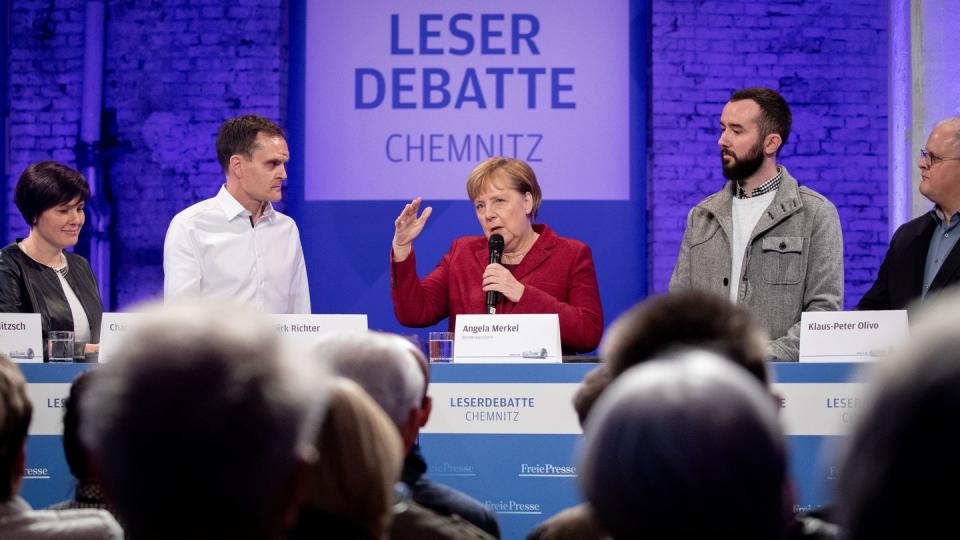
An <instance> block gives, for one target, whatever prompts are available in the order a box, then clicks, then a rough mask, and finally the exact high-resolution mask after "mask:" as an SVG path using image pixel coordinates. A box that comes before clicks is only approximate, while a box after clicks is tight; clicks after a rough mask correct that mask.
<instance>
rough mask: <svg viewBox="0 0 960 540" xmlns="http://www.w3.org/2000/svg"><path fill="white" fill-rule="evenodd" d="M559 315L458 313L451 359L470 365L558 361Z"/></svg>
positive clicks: (548, 362)
mask: <svg viewBox="0 0 960 540" xmlns="http://www.w3.org/2000/svg"><path fill="white" fill-rule="evenodd" d="M562 355H563V353H562V351H561V349H560V317H559V316H558V315H557V314H556V313H550V314H543V315H512V314H511V315H457V328H456V332H455V334H454V345H453V361H454V362H455V363H464V364H468V363H472V364H509V363H513V364H558V363H560V362H561V361H562V360H563V357H562Z"/></svg>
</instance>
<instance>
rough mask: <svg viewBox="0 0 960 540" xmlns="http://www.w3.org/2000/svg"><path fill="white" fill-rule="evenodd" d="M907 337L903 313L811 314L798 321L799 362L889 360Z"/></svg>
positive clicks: (802, 316) (831, 312)
mask: <svg viewBox="0 0 960 540" xmlns="http://www.w3.org/2000/svg"><path fill="white" fill-rule="evenodd" d="M908 335H909V329H908V327H907V312H906V311H904V310H891V311H811V312H808V313H804V314H803V315H801V317H800V361H801V362H869V361H871V360H878V359H880V358H883V357H886V356H889V355H890V354H891V353H892V352H893V351H894V350H896V349H897V347H899V346H900V345H901V344H903V343H904V342H905V341H906V340H907V337H908Z"/></svg>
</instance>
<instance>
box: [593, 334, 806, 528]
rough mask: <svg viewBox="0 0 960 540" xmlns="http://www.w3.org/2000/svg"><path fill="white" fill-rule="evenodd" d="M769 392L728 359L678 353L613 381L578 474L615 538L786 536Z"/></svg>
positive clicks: (780, 445) (778, 437) (779, 445)
mask: <svg viewBox="0 0 960 540" xmlns="http://www.w3.org/2000/svg"><path fill="white" fill-rule="evenodd" d="M774 409H775V408H774V405H773V402H772V401H771V400H770V396H769V394H768V393H767V392H766V389H765V388H763V386H761V385H760V384H758V383H757V381H756V379H754V378H753V377H750V376H749V375H748V374H747V373H746V372H744V371H743V370H742V369H739V368H738V367H736V366H734V365H733V364H732V363H731V362H730V361H729V360H726V359H723V358H720V357H718V356H717V355H715V354H713V353H710V352H706V351H685V352H674V353H671V354H669V355H667V356H664V357H662V358H659V359H656V360H653V361H650V362H647V363H645V364H643V365H640V366H636V367H634V368H632V369H630V370H628V371H627V372H626V373H624V374H623V375H621V376H620V377H618V378H617V380H616V381H614V383H613V384H612V385H611V386H610V388H609V389H607V391H606V392H604V394H603V396H602V397H601V398H600V400H599V401H598V402H597V405H596V407H595V409H594V411H593V413H592V414H591V417H590V421H589V422H588V424H587V429H586V433H585V436H584V452H583V458H582V460H581V462H580V471H579V472H580V480H581V486H582V488H583V491H584V494H585V495H586V498H587V499H588V500H589V502H590V503H591V504H592V507H593V510H594V513H595V515H596V517H597V519H598V521H599V523H600V524H601V525H602V526H603V527H604V529H605V530H607V531H609V532H610V533H611V534H612V536H613V537H614V538H617V539H627V538H670V539H678V540H684V539H691V540H693V539H702V538H711V539H719V540H723V539H730V540H733V539H736V540H752V539H756V540H761V539H762V540H770V539H778V538H782V536H783V534H784V531H785V530H786V527H787V523H788V521H789V515H790V509H789V502H788V501H787V500H786V498H787V495H786V494H787V492H788V491H787V490H786V489H785V485H786V474H787V461H786V450H785V440H784V437H783V433H782V431H781V430H780V427H779V425H778V423H777V417H776V412H775V410H774Z"/></svg>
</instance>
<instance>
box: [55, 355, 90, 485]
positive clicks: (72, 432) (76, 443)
mask: <svg viewBox="0 0 960 540" xmlns="http://www.w3.org/2000/svg"><path fill="white" fill-rule="evenodd" d="M93 374H94V371H92V370H91V371H85V372H83V373H81V374H80V375H77V378H76V379H74V380H73V384H71V385H70V395H69V396H67V399H66V401H65V402H64V405H63V455H64V456H65V457H66V458H67V466H68V467H70V473H71V474H72V475H73V476H74V477H75V478H77V479H79V480H89V479H90V477H91V476H92V471H91V470H90V464H89V463H88V461H87V451H86V449H85V448H84V446H83V444H82V443H81V442H80V425H81V424H82V423H83V418H82V417H83V415H82V414H81V410H80V401H81V400H82V399H83V395H84V394H85V393H86V391H87V389H88V388H90V384H91V380H92V378H93Z"/></svg>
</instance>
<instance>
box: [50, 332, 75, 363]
mask: <svg viewBox="0 0 960 540" xmlns="http://www.w3.org/2000/svg"><path fill="white" fill-rule="evenodd" d="M47 343H48V345H47V347H48V350H49V353H50V361H51V362H73V332H68V331H66V330H51V331H50V333H49V334H48V339H47Z"/></svg>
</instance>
